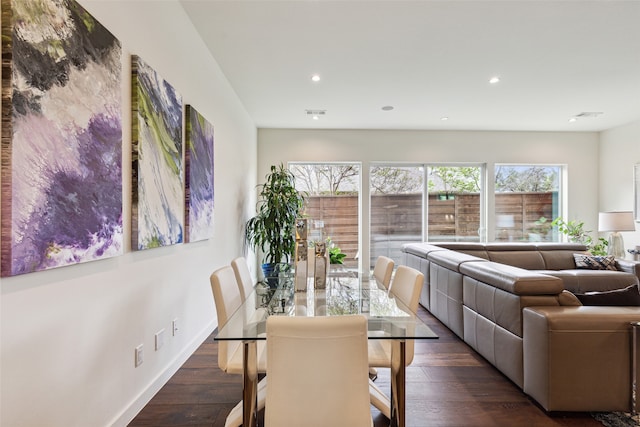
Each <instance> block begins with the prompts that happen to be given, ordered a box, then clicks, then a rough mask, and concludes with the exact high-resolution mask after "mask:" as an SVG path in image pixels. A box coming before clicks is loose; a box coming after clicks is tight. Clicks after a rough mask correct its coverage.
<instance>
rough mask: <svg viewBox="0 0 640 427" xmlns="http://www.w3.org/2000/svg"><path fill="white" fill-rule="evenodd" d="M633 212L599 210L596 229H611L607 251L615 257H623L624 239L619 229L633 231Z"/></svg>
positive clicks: (634, 228)
mask: <svg viewBox="0 0 640 427" xmlns="http://www.w3.org/2000/svg"><path fill="white" fill-rule="evenodd" d="M635 230H636V225H635V222H634V221H633V212H631V211H618V212H600V214H599V215H598V231H611V234H610V235H609V245H608V251H607V253H608V254H609V255H613V256H615V257H616V258H624V241H623V239H622V234H620V232H621V231H635Z"/></svg>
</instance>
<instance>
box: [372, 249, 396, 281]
mask: <svg viewBox="0 0 640 427" xmlns="http://www.w3.org/2000/svg"><path fill="white" fill-rule="evenodd" d="M394 266H395V263H394V262H393V260H392V259H391V258H388V257H386V256H383V255H380V256H379V257H378V258H376V263H375V265H374V266H373V277H374V278H375V279H376V280H377V281H378V282H380V283H382V285H383V286H384V287H385V288H386V289H389V284H390V283H391V274H392V273H393V267H394Z"/></svg>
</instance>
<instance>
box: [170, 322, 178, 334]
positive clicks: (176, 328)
mask: <svg viewBox="0 0 640 427" xmlns="http://www.w3.org/2000/svg"><path fill="white" fill-rule="evenodd" d="M171 325H172V327H173V336H174V337H175V336H176V335H178V331H179V329H178V319H177V318H175V319H173V322H171Z"/></svg>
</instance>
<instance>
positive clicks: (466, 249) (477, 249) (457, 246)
mask: <svg viewBox="0 0 640 427" xmlns="http://www.w3.org/2000/svg"><path fill="white" fill-rule="evenodd" d="M432 244H433V245H436V246H438V247H441V248H443V249H449V250H452V251H456V252H462V253H464V254H467V255H473V256H477V257H479V258H484V259H489V255H488V254H487V250H486V249H485V243H479V242H433V243H432Z"/></svg>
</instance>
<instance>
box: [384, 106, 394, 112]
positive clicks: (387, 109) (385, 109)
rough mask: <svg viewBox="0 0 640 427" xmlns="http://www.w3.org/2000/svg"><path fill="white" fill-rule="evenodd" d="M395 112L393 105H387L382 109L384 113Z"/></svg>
mask: <svg viewBox="0 0 640 427" xmlns="http://www.w3.org/2000/svg"><path fill="white" fill-rule="evenodd" d="M391 110H393V105H385V106H384V107H382V111H391Z"/></svg>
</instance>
